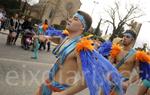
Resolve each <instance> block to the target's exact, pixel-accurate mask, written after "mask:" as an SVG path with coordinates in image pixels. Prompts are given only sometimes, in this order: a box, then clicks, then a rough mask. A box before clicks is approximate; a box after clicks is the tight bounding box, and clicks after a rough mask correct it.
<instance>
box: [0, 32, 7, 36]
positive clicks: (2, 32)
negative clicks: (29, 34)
mask: <svg viewBox="0 0 150 95" xmlns="http://www.w3.org/2000/svg"><path fill="white" fill-rule="evenodd" d="M0 34H4V35H8V33H4V32H0Z"/></svg>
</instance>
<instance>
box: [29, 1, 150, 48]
mask: <svg viewBox="0 0 150 95" xmlns="http://www.w3.org/2000/svg"><path fill="white" fill-rule="evenodd" d="M38 1H39V0H31V2H30V3H31V4H33V3H37V2H38ZM114 1H115V0H81V2H82V5H81V8H80V10H83V11H85V12H87V13H89V14H90V15H91V16H92V19H93V24H92V26H93V27H96V26H97V23H98V22H99V19H100V18H102V19H108V15H107V14H106V12H105V9H108V8H109V7H110V6H113V2H114ZM119 1H120V6H121V8H122V11H121V13H122V14H124V10H123V9H124V7H125V6H126V5H129V4H135V5H138V6H139V8H140V9H141V10H142V11H143V13H144V14H145V16H143V17H141V18H139V19H136V21H138V22H141V23H143V25H142V27H141V31H140V33H139V36H138V39H137V43H136V47H137V46H141V45H142V44H143V43H144V42H147V43H148V44H149V46H150V37H149V35H150V29H149V28H150V23H148V22H146V21H150V0H119ZM106 28H107V25H105V24H104V25H102V26H101V29H102V30H104V31H105V30H106ZM109 30H110V31H111V28H110V29H109Z"/></svg>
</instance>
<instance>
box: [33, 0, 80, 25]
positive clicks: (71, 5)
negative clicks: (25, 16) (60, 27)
mask: <svg viewBox="0 0 150 95" xmlns="http://www.w3.org/2000/svg"><path fill="white" fill-rule="evenodd" d="M80 6H81V2H80V0H40V1H39V3H38V4H36V5H34V6H33V7H32V8H31V14H30V15H31V16H33V17H36V18H38V19H41V20H42V21H44V20H45V19H48V21H49V23H50V24H60V22H61V21H62V20H67V18H69V17H70V16H72V15H73V14H74V13H75V12H76V11H77V10H78V9H79V8H80Z"/></svg>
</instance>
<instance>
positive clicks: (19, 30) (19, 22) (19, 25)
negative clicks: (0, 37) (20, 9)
mask: <svg viewBox="0 0 150 95" xmlns="http://www.w3.org/2000/svg"><path fill="white" fill-rule="evenodd" d="M24 19H25V16H22V17H20V18H19V20H18V30H17V35H16V37H15V40H14V45H15V44H16V41H17V39H18V37H19V34H20V32H21V31H22V30H23V28H22V25H23V23H24Z"/></svg>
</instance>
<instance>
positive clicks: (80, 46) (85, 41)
mask: <svg viewBox="0 0 150 95" xmlns="http://www.w3.org/2000/svg"><path fill="white" fill-rule="evenodd" d="M91 36H92V35H89V36H86V37H83V38H81V39H80V41H79V42H78V43H77V45H76V51H77V52H78V53H80V52H81V51H82V50H84V51H87V50H89V51H92V50H94V46H93V45H92V44H93V41H92V40H90V39H89V38H90V37H91Z"/></svg>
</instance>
